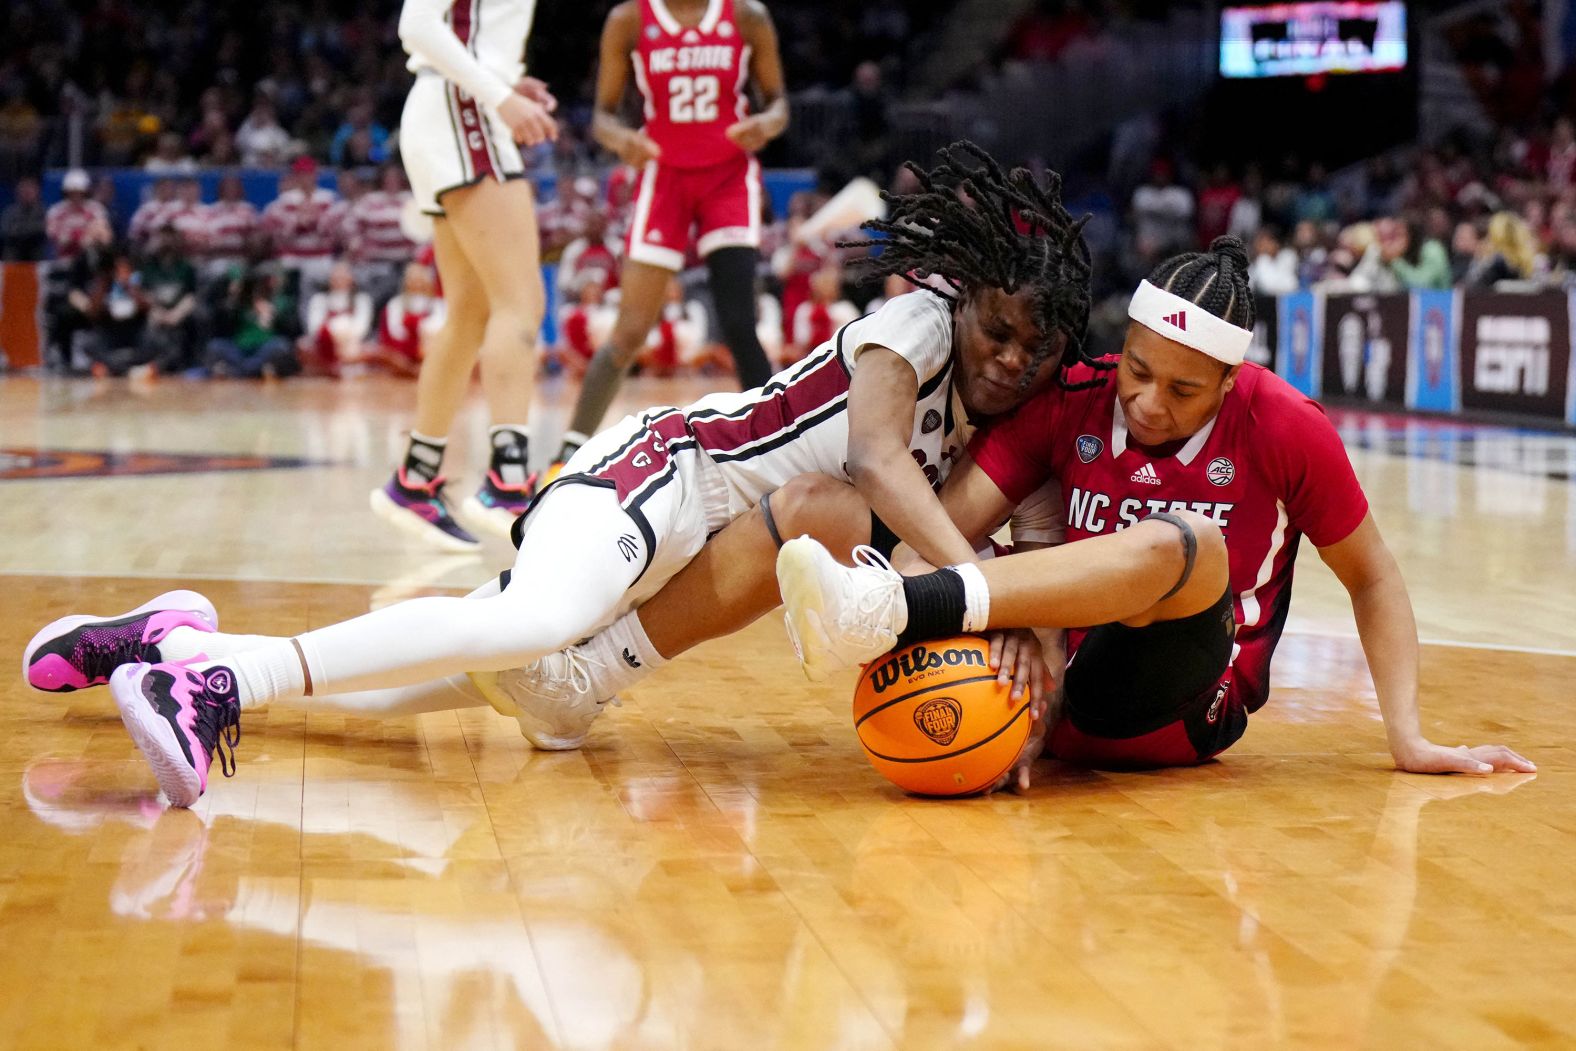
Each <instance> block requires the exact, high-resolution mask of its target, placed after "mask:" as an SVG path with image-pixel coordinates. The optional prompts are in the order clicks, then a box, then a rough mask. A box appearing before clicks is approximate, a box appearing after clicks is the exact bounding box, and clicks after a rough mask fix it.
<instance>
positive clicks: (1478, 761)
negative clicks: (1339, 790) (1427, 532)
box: [1319, 514, 1536, 774]
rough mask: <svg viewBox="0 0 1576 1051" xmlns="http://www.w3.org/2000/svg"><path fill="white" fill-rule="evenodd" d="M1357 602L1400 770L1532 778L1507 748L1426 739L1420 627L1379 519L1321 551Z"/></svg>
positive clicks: (1361, 633)
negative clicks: (1419, 690)
mask: <svg viewBox="0 0 1576 1051" xmlns="http://www.w3.org/2000/svg"><path fill="white" fill-rule="evenodd" d="M1319 557H1320V558H1322V559H1324V563H1325V565H1327V566H1329V567H1330V569H1331V570H1333V571H1334V573H1335V575H1336V576H1337V577H1338V578H1340V581H1341V584H1342V585H1343V586H1345V588H1346V591H1347V594H1348V595H1350V596H1351V600H1352V613H1353V614H1354V615H1355V617H1356V619H1357V636H1358V638H1359V639H1361V640H1362V644H1363V653H1364V654H1366V655H1367V657H1368V667H1369V670H1370V671H1371V672H1372V674H1373V680H1374V692H1375V693H1376V694H1378V697H1379V711H1380V714H1381V715H1382V716H1383V717H1384V728H1385V736H1386V738H1387V739H1388V740H1389V744H1390V754H1391V756H1393V757H1394V758H1395V765H1396V767H1397V768H1398V769H1401V770H1406V771H1410V772H1411V773H1415V774H1449V773H1466V774H1487V773H1492V772H1495V771H1505V770H1514V771H1522V772H1531V771H1533V770H1534V769H1536V768H1535V767H1534V766H1533V765H1532V764H1531V763H1530V762H1528V761H1527V760H1526V759H1525V758H1523V757H1522V756H1520V755H1517V754H1516V753H1515V752H1513V751H1511V750H1510V749H1509V748H1506V747H1505V746H1503V745H1478V746H1476V747H1468V746H1466V745H1461V746H1459V747H1456V748H1447V747H1445V746H1444V745H1438V744H1434V743H1433V742H1432V741H1430V740H1428V739H1427V738H1426V737H1424V736H1423V730H1422V725H1421V723H1420V721H1419V717H1418V707H1417V676H1418V672H1417V668H1418V645H1417V621H1416V619H1415V618H1414V617H1413V614H1412V600H1411V597H1410V596H1409V595H1408V594H1407V591H1406V582H1405V581H1404V580H1403V579H1402V578H1401V568H1400V567H1399V566H1398V565H1396V561H1395V556H1393V555H1392V554H1391V553H1390V549H1389V548H1388V547H1387V546H1386V545H1385V542H1384V538H1383V537H1381V536H1380V535H1379V527H1378V526H1377V525H1375V524H1374V520H1373V515H1371V514H1370V515H1366V516H1364V518H1363V520H1362V522H1361V523H1360V524H1359V525H1358V526H1357V528H1356V529H1354V530H1353V531H1352V532H1351V534H1350V535H1349V536H1347V537H1346V538H1345V539H1344V540H1340V541H1338V542H1336V543H1334V544H1330V545H1328V546H1327V547H1322V548H1320V549H1319Z"/></svg>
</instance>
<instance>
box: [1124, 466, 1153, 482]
mask: <svg viewBox="0 0 1576 1051" xmlns="http://www.w3.org/2000/svg"><path fill="white" fill-rule="evenodd" d="M1129 480H1130V481H1134V482H1142V483H1144V484H1145V485H1159V484H1160V475H1159V474H1158V473H1156V471H1155V465H1154V464H1152V463H1146V464H1144V466H1142V467H1140V468H1139V469H1138V470H1136V471H1134V472H1133V477H1132V478H1131V479H1129Z"/></svg>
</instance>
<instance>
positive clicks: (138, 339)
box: [69, 251, 148, 376]
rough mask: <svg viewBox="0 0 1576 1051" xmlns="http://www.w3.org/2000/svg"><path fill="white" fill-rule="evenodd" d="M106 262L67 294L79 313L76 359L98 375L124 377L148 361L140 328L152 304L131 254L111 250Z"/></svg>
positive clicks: (74, 360) (86, 274) (74, 340)
mask: <svg viewBox="0 0 1576 1051" xmlns="http://www.w3.org/2000/svg"><path fill="white" fill-rule="evenodd" d="M106 263H107V265H98V266H95V267H93V268H92V269H91V270H89V271H87V272H85V273H84V274H83V277H84V278H85V280H84V281H83V282H82V283H81V284H80V285H78V286H77V287H74V288H72V290H71V292H70V293H69V300H70V303H71V306H72V308H73V309H74V310H75V311H76V312H77V314H78V316H79V318H80V321H79V324H78V326H77V328H76V332H75V338H74V339H73V342H72V348H71V351H72V359H73V362H74V363H76V364H79V365H84V364H85V365H86V366H87V367H88V370H89V371H90V372H92V374H93V375H95V376H124V375H126V374H127V373H128V372H130V371H131V370H132V369H133V368H137V367H139V366H141V365H143V364H145V363H146V361H147V358H146V356H145V353H144V347H143V340H142V332H143V325H144V323H145V321H146V319H147V314H148V303H147V298H146V297H145V296H144V295H143V293H142V287H141V282H140V281H139V280H138V277H137V271H136V268H135V267H133V266H132V263H131V255H130V254H129V253H127V252H125V251H116V252H113V253H110V254H109V255H108V258H107V260H106Z"/></svg>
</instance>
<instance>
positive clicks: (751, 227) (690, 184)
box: [629, 153, 761, 271]
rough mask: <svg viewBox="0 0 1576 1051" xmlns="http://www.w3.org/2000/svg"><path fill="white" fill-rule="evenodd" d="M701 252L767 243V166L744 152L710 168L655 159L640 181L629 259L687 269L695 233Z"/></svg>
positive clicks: (758, 245)
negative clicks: (763, 176) (676, 165)
mask: <svg viewBox="0 0 1576 1051" xmlns="http://www.w3.org/2000/svg"><path fill="white" fill-rule="evenodd" d="M692 231H693V234H694V236H695V238H696V240H695V242H694V244H695V249H696V251H697V252H698V253H699V254H700V255H702V256H706V255H710V254H711V253H712V252H714V251H715V250H717V249H718V248H733V247H738V246H742V247H746V248H759V247H760V245H761V166H760V164H759V163H758V162H757V161H756V160H755V158H754V157H752V156H750V155H749V154H747V153H740V154H739V155H738V158H737V159H735V160H730V161H725V162H724V163H722V164H714V165H711V166H710V167H706V168H673V167H669V166H668V165H665V164H662V163H661V162H660V161H650V162H648V163H647V164H646V167H645V170H644V171H642V172H641V173H640V181H639V182H638V183H637V184H636V186H635V217H634V222H633V223H632V224H631V225H630V228H629V258H631V259H633V260H635V262H637V263H649V264H651V265H652V266H660V267H662V268H663V269H664V270H674V271H678V270H682V269H684V259H685V256H686V255H687V254H688V251H689V247H690V243H691V242H690V237H691V232H692Z"/></svg>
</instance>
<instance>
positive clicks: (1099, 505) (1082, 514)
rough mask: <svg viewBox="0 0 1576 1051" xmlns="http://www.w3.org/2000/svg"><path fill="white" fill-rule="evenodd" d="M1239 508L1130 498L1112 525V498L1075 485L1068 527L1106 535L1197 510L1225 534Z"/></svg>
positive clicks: (1118, 509) (1206, 502)
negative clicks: (1155, 518) (1166, 513)
mask: <svg viewBox="0 0 1576 1051" xmlns="http://www.w3.org/2000/svg"><path fill="white" fill-rule="evenodd" d="M1236 506H1237V505H1236V504H1234V503H1230V504H1223V503H1215V502H1212V501H1209V500H1159V499H1156V500H1140V499H1139V498H1138V497H1136V496H1129V497H1127V498H1126V499H1124V500H1123V501H1122V502H1121V503H1120V504H1118V505H1117V507H1116V520H1115V522H1114V523H1113V522H1112V520H1111V518H1110V517H1108V516H1109V514H1110V511H1111V498H1110V497H1109V496H1107V495H1106V494H1105V493H1094V492H1089V491H1088V490H1085V489H1080V488H1078V487H1077V486H1076V485H1075V486H1073V487H1072V491H1071V492H1069V493H1068V494H1067V524H1068V525H1069V526H1071V527H1072V528H1074V529H1081V530H1083V531H1084V532H1086V533H1103V532H1105V531H1106V528H1107V527H1108V526H1110V527H1111V528H1112V530H1113V531H1119V530H1123V529H1126V528H1127V527H1128V526H1133V525H1137V524H1138V523H1139V522H1140V521H1142V520H1143V519H1144V518H1147V517H1148V516H1149V515H1153V514H1159V513H1160V512H1161V511H1170V512H1172V513H1175V512H1177V511H1196V512H1198V513H1199V514H1201V515H1203V516H1204V517H1206V518H1212V519H1214V520H1215V524H1216V525H1218V526H1220V528H1221V531H1222V532H1224V531H1225V529H1226V527H1227V525H1228V524H1229V519H1230V517H1231V511H1232V508H1234V507H1236Z"/></svg>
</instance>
